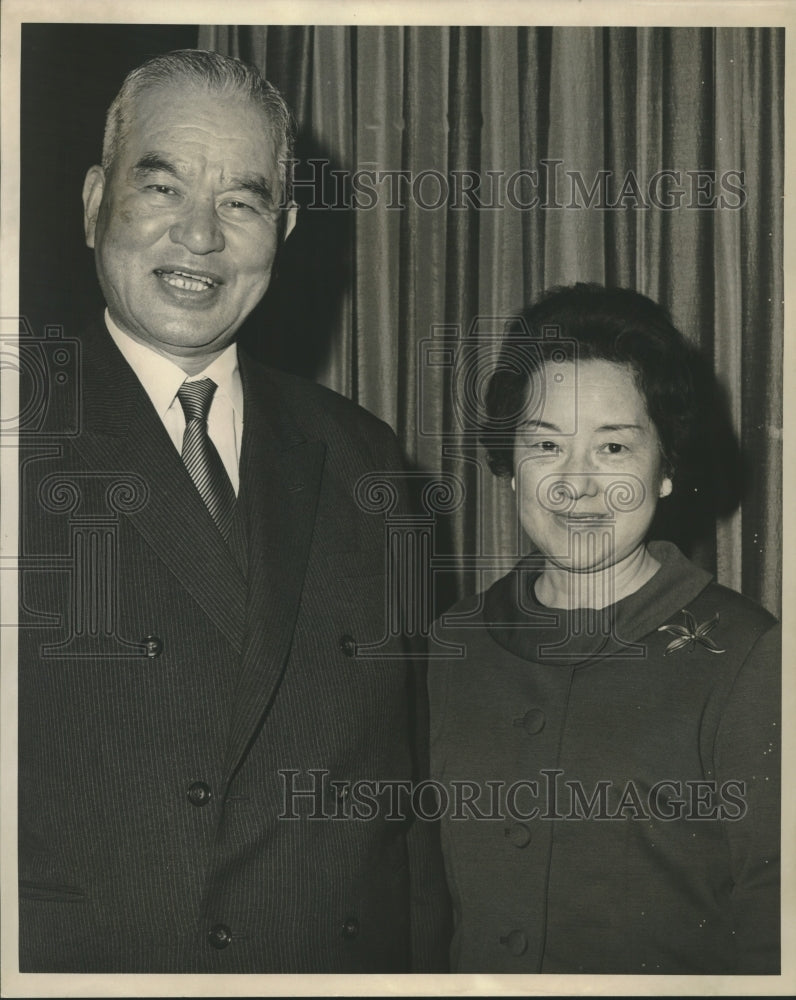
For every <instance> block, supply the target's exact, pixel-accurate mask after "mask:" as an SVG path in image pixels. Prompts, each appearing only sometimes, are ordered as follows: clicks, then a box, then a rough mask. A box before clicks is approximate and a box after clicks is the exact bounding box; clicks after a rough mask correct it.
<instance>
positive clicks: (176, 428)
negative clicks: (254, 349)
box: [105, 309, 243, 495]
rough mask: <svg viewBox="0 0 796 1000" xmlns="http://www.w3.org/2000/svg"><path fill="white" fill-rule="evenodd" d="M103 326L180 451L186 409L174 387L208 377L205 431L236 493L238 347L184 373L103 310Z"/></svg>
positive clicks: (240, 415)
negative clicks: (209, 389)
mask: <svg viewBox="0 0 796 1000" xmlns="http://www.w3.org/2000/svg"><path fill="white" fill-rule="evenodd" d="M105 325H106V326H107V327H108V331H109V333H110V335H111V337H112V338H113V342H114V343H115V344H116V346H117V347H118V348H119V350H120V351H121V352H122V354H123V355H124V359H125V361H127V363H128V364H129V365H130V367H131V368H132V369H133V371H134V372H135V374H136V376H137V378H138V381H139V382H140V383H141V385H142V386H143V387H144V389H145V390H146V393H147V395H148V396H149V398H150V399H151V400H152V405H153V406H154V407H155V410H156V412H157V415H158V416H159V417H160V419H161V420H162V421H163V426H164V427H165V428H166V431H167V433H168V435H169V437H170V438H171V440H172V443H173V445H174V447H175V448H176V449H177V451H178V452H179V453H180V454H182V438H183V435H184V433H185V414H184V413H183V410H182V404H181V403H180V401H179V399H177V392H178V391H179V388H180V386H181V385H182V384H183V382H198V381H200V380H201V379H203V378H211V379H212V380H213V381H214V382H215V383H216V385H217V386H218V388H217V389H216V391H215V394H214V395H213V401H212V403H211V404H210V413H209V414H208V418H207V433H208V434H209V435H210V440H211V441H212V442H213V444H214V445H215V446H216V450H217V451H218V454H219V456H220V458H221V461H222V462H223V463H224V468H225V469H226V470H227V475H228V476H229V478H230V482H231V483H232V488H233V489H234V490H235V494H236V495H237V493H238V488H239V484H240V476H239V473H238V463H239V461H240V447H241V441H242V439H243V385H242V384H241V380H240V369H239V367H238V351H237V347H236V346H235V344H234V343H232V344H230V345H229V346H228V347H227V348H225V350H224V351H222V352H221V354H219V356H218V357H217V358H215V359H214V360H213V361H212V362H211V363H210V364H209V365H208V366H207V368H205V370H204V371H202V372H200V373H199V374H198V375H190V376H186V374H185V372H184V371H183V370H182V368H180V367H179V366H178V365H176V364H175V363H174V362H173V361H169V359H168V358H165V357H163V355H162V354H158V353H157V351H153V350H152V348H151V347H147V346H146V344H142V343H141V342H140V341H138V340H133V338H132V337H131V336H130V335H129V334H128V333H125V332H124V331H123V330H121V329H119V327H118V326H117V325H116V323H114V322H113V320H112V319H111V317H110V314H109V313H108V311H107V309H106V310H105Z"/></svg>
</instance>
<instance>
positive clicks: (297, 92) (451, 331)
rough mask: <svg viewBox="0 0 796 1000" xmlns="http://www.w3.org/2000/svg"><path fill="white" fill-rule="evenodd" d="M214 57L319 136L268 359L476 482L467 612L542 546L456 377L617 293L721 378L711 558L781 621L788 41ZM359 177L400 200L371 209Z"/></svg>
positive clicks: (466, 518) (410, 40)
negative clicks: (542, 304) (553, 316)
mask: <svg viewBox="0 0 796 1000" xmlns="http://www.w3.org/2000/svg"><path fill="white" fill-rule="evenodd" d="M199 45H200V46H201V47H207V48H214V49H217V50H219V51H221V52H224V53H227V54H231V55H237V56H240V57H242V58H244V59H247V60H249V61H251V62H253V63H255V64H256V65H257V66H258V67H259V68H260V69H261V70H262V71H263V72H264V74H265V75H266V76H267V77H268V78H269V79H270V80H271V81H272V82H273V83H275V84H276V86H278V87H279V88H280V90H281V91H282V92H283V94H284V95H285V97H286V99H287V100H288V102H289V104H290V105H291V107H292V108H293V110H294V112H295V114H296V117H297V121H298V127H299V141H298V154H297V155H298V158H299V160H300V163H299V164H298V165H297V167H296V176H297V179H298V180H299V186H298V188H297V194H296V199H297V201H298V202H299V204H300V205H301V206H302V207H301V211H300V221H299V226H298V228H297V230H296V237H295V238H296V243H295V249H294V250H293V251H292V255H291V253H289V252H288V247H289V244H290V243H291V242H292V241H293V240H294V237H291V240H290V241H288V246H286V248H285V268H284V270H283V273H284V275H285V282H286V284H284V285H283V287H282V288H281V290H280V289H279V288H277V287H275V289H274V293H273V296H274V297H273V298H272V301H271V305H270V307H269V308H270V312H269V313H268V315H267V320H268V323H267V328H266V329H264V330H263V331H262V332H258V334H257V335H256V338H255V339H257V337H260V338H261V340H259V341H258V343H259V344H260V347H261V348H262V349H261V352H260V353H261V354H262V355H263V357H265V358H266V360H269V359H271V360H273V359H274V358H275V359H276V363H282V364H283V365H284V366H285V367H292V368H294V369H295V370H297V371H301V372H302V373H303V374H307V375H310V376H311V377H314V378H317V379H318V380H319V381H321V382H323V383H325V384H326V385H329V386H331V387H332V388H334V389H336V390H337V391H339V392H341V393H343V394H345V395H347V396H349V397H351V398H352V399H354V400H356V401H357V402H358V403H360V404H361V405H362V406H364V407H366V408H367V409H369V410H371V411H372V412H374V413H375V414H377V415H378V416H380V417H381V418H383V419H384V420H385V421H387V422H388V423H389V424H390V425H391V426H392V427H393V428H394V429H395V430H396V432H397V433H398V435H399V438H400V440H401V443H402V445H403V447H404V449H405V450H406V453H407V456H408V458H409V461H410V462H411V463H412V464H413V466H414V467H416V468H417V469H420V470H426V471H428V472H435V471H442V472H446V473H450V474H453V475H455V476H458V477H459V478H460V479H461V481H462V482H463V483H464V485H465V487H466V493H465V502H464V503H462V504H461V505H460V506H459V507H458V508H457V509H456V510H454V511H453V512H452V513H451V514H450V515H449V517H448V518H447V519H446V526H445V527H446V531H447V533H448V535H449V540H450V550H451V551H452V552H453V553H455V554H458V555H459V556H460V557H461V558H460V561H459V564H458V565H459V569H458V571H457V573H456V574H455V580H454V587H453V589H454V591H455V592H456V593H454V594H453V595H452V596H456V595H457V594H462V593H466V592H472V591H474V590H476V589H479V588H481V587H484V586H486V585H488V584H489V583H490V582H491V581H492V580H493V579H494V578H495V577H497V576H498V575H500V574H501V573H502V572H503V571H504V568H505V567H504V563H505V560H506V559H508V560H509V561H510V559H511V557H513V556H515V555H517V554H519V553H521V552H523V551H525V550H526V549H527V545H528V543H527V540H524V539H523V538H522V537H521V535H520V534H519V533H518V529H517V518H516V512H515V509H514V498H513V495H512V494H511V492H510V489H509V487H508V485H507V483H506V482H504V481H498V480H495V479H494V478H493V477H492V475H491V474H490V473H489V471H488V469H487V466H486V463H485V459H484V454H483V451H482V450H481V449H480V447H479V446H478V445H477V444H476V443H475V441H474V438H473V433H472V431H473V427H472V426H467V422H468V420H470V423H471V424H472V420H471V417H472V416H473V415H472V413H470V414H469V415H468V414H467V413H465V414H464V415H462V412H461V406H460V405H459V403H457V398H458V395H457V394H459V395H460V390H461V379H462V377H463V376H462V374H461V371H459V372H458V374H457V371H456V367H455V364H452V363H447V362H446V359H448V360H450V358H451V357H453V356H454V355H456V350H459V351H460V350H461V346H462V344H463V343H465V342H466V341H465V338H466V337H467V336H468V332H469V333H472V332H473V331H475V330H476V328H477V327H478V326H479V325H480V326H481V327H482V328H483V327H484V326H486V327H489V328H490V329H492V328H494V329H495V330H497V329H498V328H499V326H500V323H501V321H502V320H503V319H504V318H506V317H509V316H511V315H514V314H516V312H517V311H518V310H519V309H520V308H522V306H524V305H526V304H528V303H529V302H530V301H532V300H533V299H534V298H536V297H537V296H538V295H539V294H540V293H541V292H542V291H543V290H544V289H546V288H548V287H550V286H553V285H558V284H570V283H572V282H574V281H597V282H604V283H608V284H612V285H623V286H628V287H632V288H636V289H638V290H639V291H641V292H643V293H645V294H647V295H650V296H651V297H653V298H654V299H656V300H658V301H659V302H661V303H662V304H663V305H664V306H665V307H666V308H667V309H668V310H669V311H670V312H671V314H672V316H673V318H674V320H675V322H676V323H677V324H678V325H679V326H680V328H681V329H682V330H683V332H684V333H685V334H686V336H687V337H688V338H689V340H691V341H692V342H693V343H694V344H697V345H699V347H700V348H701V349H702V351H703V352H704V354H705V356H706V358H707V359H708V362H709V363H710V364H711V365H712V367H713V370H714V371H715V374H716V377H717V379H718V382H719V386H720V389H721V400H722V402H723V405H724V406H725V408H726V413H727V418H728V420H729V422H730V425H731V428H732V430H733V431H734V434H735V436H736V438H737V444H738V446H739V448H740V455H739V456H737V457H736V458H733V459H730V458H728V459H727V462H728V463H729V462H730V461H732V462H733V463H734V464H736V465H738V469H737V470H736V469H734V470H725V471H727V472H728V473H729V472H732V474H728V476H727V477H726V478H727V480H728V482H732V481H733V479H734V478H735V479H739V478H740V481H739V483H737V484H736V488H737V496H736V495H734V494H733V489H732V488H731V486H727V487H726V489H725V487H724V485H723V480H722V481H721V482H718V480H717V484H716V486H715V492H716V493H717V494H719V496H718V500H719V502H718V504H716V505H715V510H714V516H713V518H712V520H710V521H709V522H708V523H703V521H700V520H699V519H698V518H695V519H694V521H693V524H699V526H700V531H699V532H698V534H697V535H696V536H695V534H694V533H693V532H692V533H691V536H689V537H688V538H687V545H686V547H687V548H688V549H689V554H690V555H691V557H692V558H694V559H695V560H696V561H697V562H700V563H701V564H702V565H704V566H705V567H706V568H708V569H710V570H712V571H714V572H716V574H717V576H718V579H719V581H720V582H722V583H724V584H726V585H728V586H730V587H733V588H734V589H737V590H741V591H742V592H744V593H745V594H747V595H748V596H750V597H752V598H754V599H756V600H758V601H760V602H762V603H763V604H765V605H766V606H767V607H769V608H770V609H771V610H773V611H774V612H775V613H778V611H779V606H780V579H781V576H780V574H781V546H782V536H781V438H782V390H781V386H782V353H783V273H782V245H783V231H782V226H783V222H782V220H783V206H782V198H783V128H784V123H783V73H784V69H783V66H784V32H783V31H782V30H781V29H766V28H756V29H752V28H719V29H717V28H621V27H617V28H600V27H561V28H530V27H521V28H512V27H370V26H367V27H348V26H308V25H302V26H268V27H266V26H248V27H247V26H237V27H224V26H219V27H202V28H200V35H199ZM310 160H313V161H314V162H313V164H310V163H309V161H310ZM375 171H381V172H382V175H386V174H387V173H390V172H391V173H392V175H393V179H392V182H391V183H390V182H388V181H382V182H381V183H376V182H374V181H373V177H372V174H373V172H375ZM401 171H403V172H404V175H403V179H402V178H401V176H399V173H398V172H401ZM661 171H669V172H670V173H668V174H665V175H661V176H658V179H657V180H656V179H655V178H656V175H660V172H661ZM357 172H360V177H364V178H365V181H364V182H361V184H362V183H364V184H365V185H366V186H369V187H370V189H371V191H375V196H374V195H373V194H372V193H371V194H370V195H367V194H365V195H363V196H362V197H360V198H359V202H358V203H357V204H353V203H352V197H353V194H354V193H355V191H354V189H353V188H352V185H353V184H354V182H353V181H352V177H353V175H354V174H356V173H357ZM363 172H364V173H363ZM368 172H370V173H368ZM321 174H323V185H322V186H323V187H324V191H323V193H322V195H319V194H318V191H319V180H318V179H319V177H320V176H321ZM307 177H311V178H312V179H313V183H314V185H315V186H314V188H312V187H311V184H310V183H309V182H308V181H307V180H306V178H307ZM510 178H513V180H512V181H511V183H512V185H513V187H512V191H511V198H508V197H507V195H508V192H507V191H506V190H503V191H502V200H501V193H500V191H499V190H498V189H499V188H500V187H501V185H502V186H503V188H505V185H506V182H507V179H510ZM576 178H577V179H576ZM579 183H580V186H578V184H579ZM476 184H477V188H476V187H474V185H476ZM412 185H414V188H413V186H412ZM601 185H603V187H601ZM467 188H469V189H470V191H471V194H470V195H469V196H468V195H467V194H466V193H465V190H464V189H467ZM678 192H680V193H679V194H678ZM603 193H604V194H605V195H606V196H605V197H603V196H602V194H603ZM534 195H536V196H537V197H538V196H541V197H539V201H538V203H536V204H533V198H534ZM651 199H652V201H651ZM313 202H314V203H315V207H310V206H311V205H312V204H313ZM608 202H611V203H615V202H618V204H616V206H615V207H606V204H607V203H608ZM323 206H325V207H323ZM302 227H304V233H305V236H304V237H303V242H302V238H301V237H299V236H298V234H299V233H300V232H301V230H302ZM291 275H292V277H291ZM279 280H280V276H277V279H276V280H275V286H278V285H279ZM291 282H292V283H291ZM457 345H458V347H457ZM255 346H256V345H255ZM436 347H440V348H445V349H443V350H436V349H435V348H436ZM429 351H431V353H430V354H429ZM458 357H461V354H459V355H458ZM457 379H458V381H457ZM706 447H708V446H706ZM727 454H731V451H730V452H728V453H727ZM713 457H714V456H708V455H706V461H707V459H708V458H713ZM739 470H740V472H739ZM721 471H722V470H720V469H719V470H718V472H719V473H721ZM736 473H738V475H736ZM740 473H742V476H740ZM719 479H721V476H720V475H719ZM681 485H682V484H681ZM695 489H696V488H695ZM714 499H716V498H714ZM687 500H688V498H687V497H681V503H682V504H683V505H684V506H683V507H682V510H683V511H686V513H685V514H684V515H683V517H684V518H685V519H686V520H687V516H688V515H687V505H686V501H687ZM681 520H682V518H681ZM675 540H678V541H681V543H682V539H675ZM471 557H472V558H471ZM493 557H494V558H493ZM490 560H491V561H492V564H491V565H490ZM501 567H503V568H501Z"/></svg>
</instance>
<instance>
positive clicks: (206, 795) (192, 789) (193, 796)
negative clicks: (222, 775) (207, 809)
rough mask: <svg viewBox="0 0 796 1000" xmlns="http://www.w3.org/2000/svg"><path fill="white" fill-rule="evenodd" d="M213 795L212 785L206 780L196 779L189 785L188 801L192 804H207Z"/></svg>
mask: <svg viewBox="0 0 796 1000" xmlns="http://www.w3.org/2000/svg"><path fill="white" fill-rule="evenodd" d="M212 797H213V793H212V792H211V791H210V786H209V785H206V784H205V783H204V781H194V782H193V783H192V784H190V785H188V801H189V802H190V803H191V805H192V806H206V805H207V803H208V802H209V801H210V799H211V798H212Z"/></svg>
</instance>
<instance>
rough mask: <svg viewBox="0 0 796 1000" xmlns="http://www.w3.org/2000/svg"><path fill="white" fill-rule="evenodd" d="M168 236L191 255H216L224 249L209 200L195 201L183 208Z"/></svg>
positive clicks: (218, 226) (222, 236) (212, 206)
mask: <svg viewBox="0 0 796 1000" xmlns="http://www.w3.org/2000/svg"><path fill="white" fill-rule="evenodd" d="M169 236H170V237H171V240H172V242H173V243H179V244H180V245H181V246H184V247H185V248H186V249H187V250H190V251H191V253H195V254H206V253H218V252H219V251H221V250H223V249H224V246H225V242H224V233H223V231H222V229H221V223H220V221H219V218H218V215H217V213H216V209H215V205H214V204H213V202H212V201H210V200H205V199H196V200H194V201H192V202H191V203H190V204H189V205H186V206H185V209H184V211H183V213H182V214H181V215H180V217H179V218H178V219H177V221H176V222H175V223H174V224H173V225H172V227H171V229H170V230H169Z"/></svg>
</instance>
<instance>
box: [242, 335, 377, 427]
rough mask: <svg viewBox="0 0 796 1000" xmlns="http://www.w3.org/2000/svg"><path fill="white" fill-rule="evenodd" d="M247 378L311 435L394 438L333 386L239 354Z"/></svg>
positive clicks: (281, 411) (283, 413)
mask: <svg viewBox="0 0 796 1000" xmlns="http://www.w3.org/2000/svg"><path fill="white" fill-rule="evenodd" d="M241 363H242V365H243V366H244V369H245V374H246V378H247V380H250V382H251V385H252V388H253V389H254V391H256V392H259V393H260V394H262V395H263V396H264V397H266V398H267V399H268V401H269V402H270V403H272V404H273V405H275V406H276V407H277V408H278V409H279V411H280V413H281V415H282V416H284V417H288V418H289V419H290V421H291V422H292V423H293V424H294V426H295V427H296V428H297V429H299V430H301V431H303V432H305V433H307V434H308V435H309V436H311V437H314V436H316V435H317V434H318V433H319V432H322V433H323V434H324V435H329V434H332V435H333V434H335V433H341V434H345V435H348V436H351V435H353V436H354V437H362V438H364V439H367V440H371V439H374V438H375V439H376V440H379V441H388V440H389V441H391V442H392V441H394V440H395V435H394V434H393V431H392V430H391V428H390V427H389V425H388V424H386V423H385V422H384V421H383V420H380V419H379V418H378V417H377V416H375V415H374V414H373V413H370V412H369V411H368V410H366V409H364V407H362V406H360V405H359V404H358V403H355V402H353V401H352V400H350V399H348V398H347V397H346V396H343V395H341V394H340V393H339V392H335V391H334V390H333V389H329V388H327V387H326V386H325V385H320V384H319V383H317V382H312V381H310V380H309V379H306V378H302V377H301V376H298V375H293V374H289V373H287V372H283V371H280V370H278V369H276V368H269V367H267V366H265V365H262V364H260V363H259V362H257V361H254V360H253V359H251V358H249V357H248V356H247V355H243V354H242V355H241Z"/></svg>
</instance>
